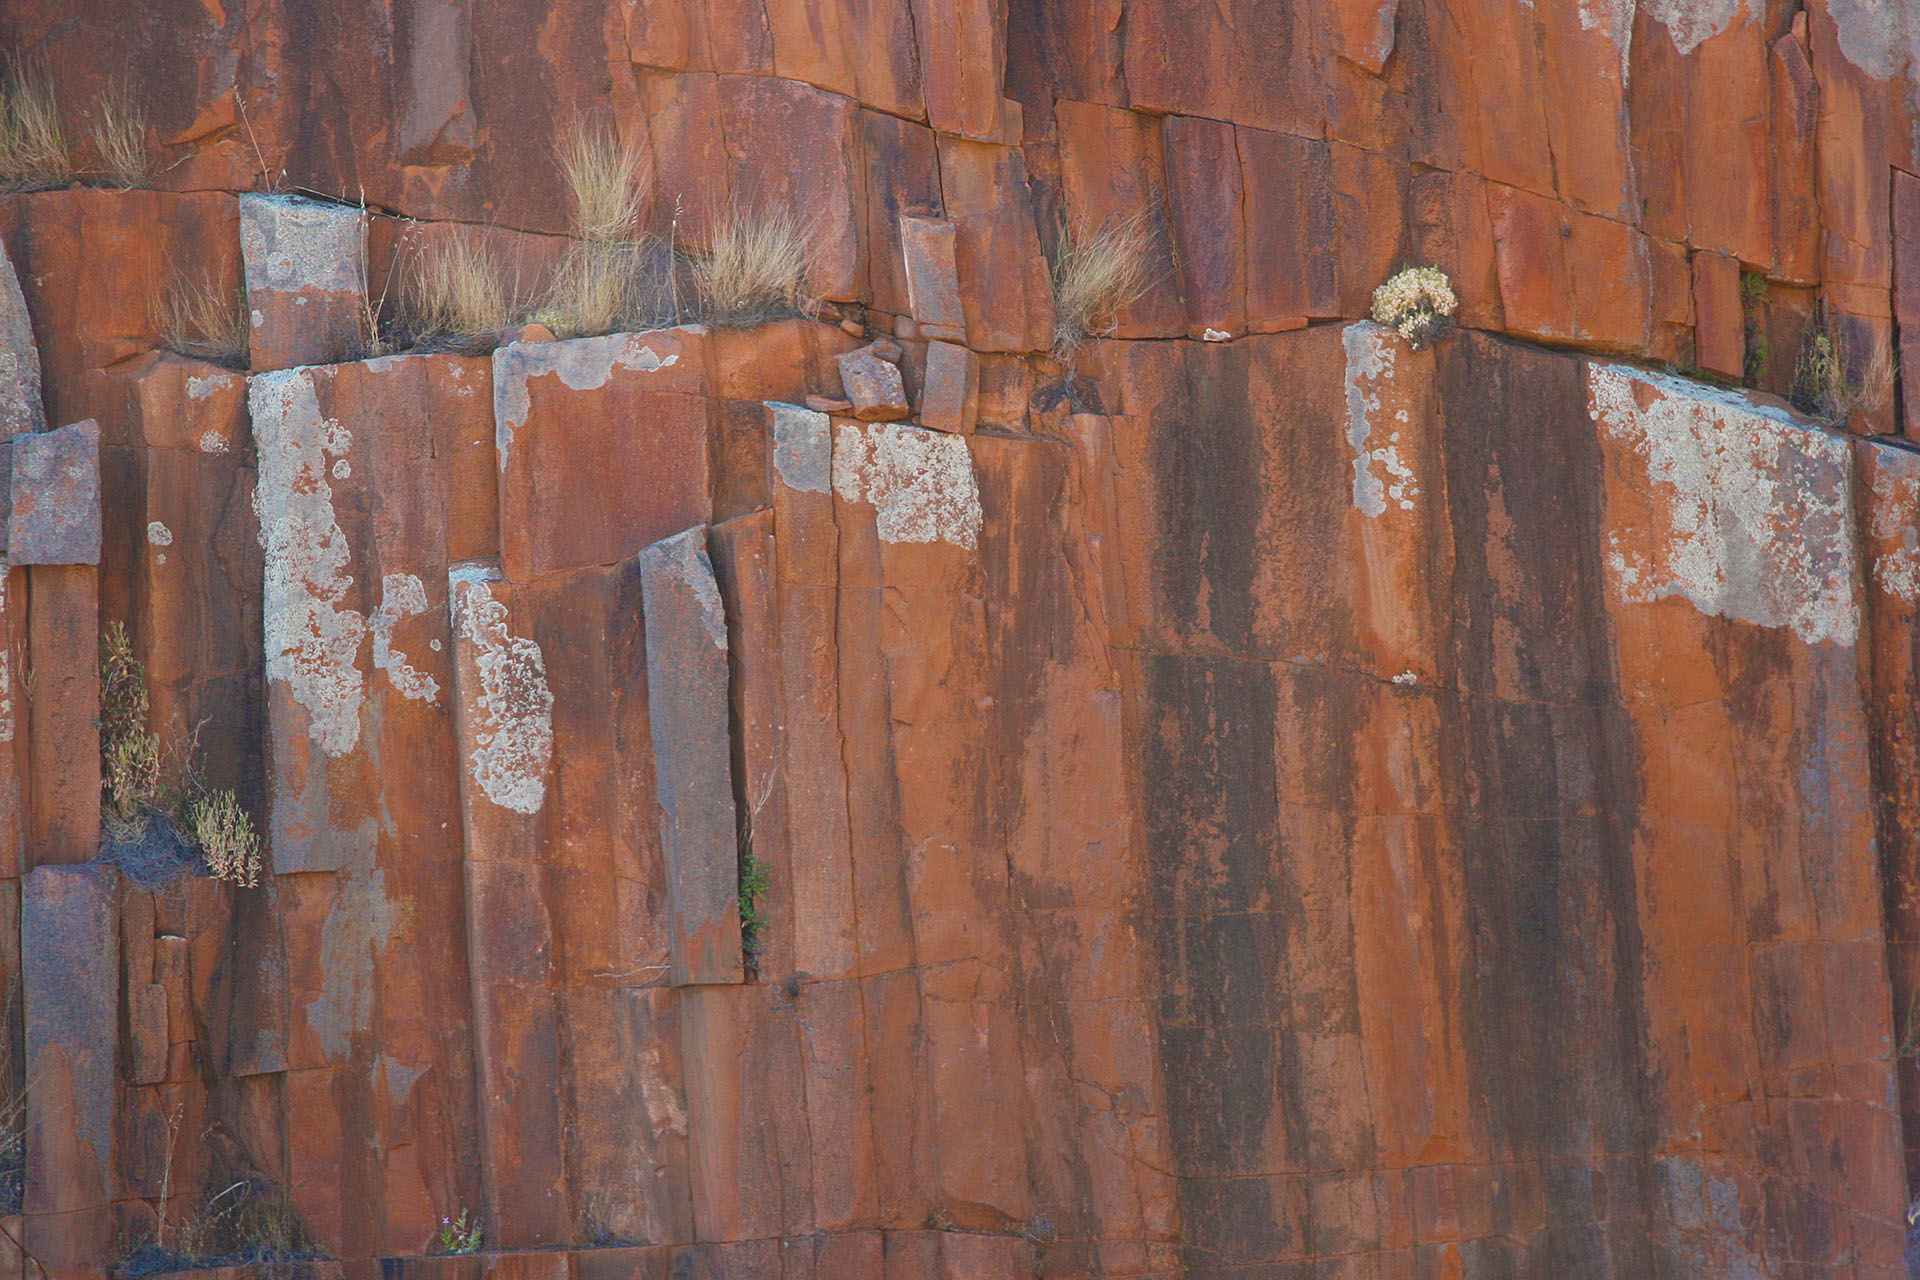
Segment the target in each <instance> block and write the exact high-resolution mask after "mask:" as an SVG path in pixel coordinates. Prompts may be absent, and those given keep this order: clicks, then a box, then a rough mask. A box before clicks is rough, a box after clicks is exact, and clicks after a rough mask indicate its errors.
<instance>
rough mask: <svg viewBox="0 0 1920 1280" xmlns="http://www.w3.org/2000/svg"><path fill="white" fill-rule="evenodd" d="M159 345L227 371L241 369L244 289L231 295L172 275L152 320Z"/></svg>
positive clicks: (243, 359) (243, 358)
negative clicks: (156, 329)
mask: <svg viewBox="0 0 1920 1280" xmlns="http://www.w3.org/2000/svg"><path fill="white" fill-rule="evenodd" d="M155 326H156V327H157V328H158V329H159V331H160V345H162V346H164V347H165V348H166V349H167V350H169V351H177V352H179V353H180V354H181V355H183V356H192V357H193V358H194V359H196V360H209V361H212V362H213V363H214V364H220V365H225V366H227V367H228V368H229V369H245V368H246V367H247V362H248V350H247V339H248V325H247V293H246V287H245V286H244V285H242V286H241V287H239V288H237V289H235V290H234V291H233V292H232V293H227V292H226V291H225V290H222V289H217V288H215V287H214V286H213V285H212V284H210V283H209V282H207V281H206V280H204V279H202V280H192V279H189V278H187V277H186V276H184V275H181V274H180V273H178V272H176V273H175V274H174V278H173V284H172V286H171V287H169V288H168V290H167V293H166V297H165V298H164V299H163V300H162V301H161V303H160V313H159V315H158V316H156V317H155Z"/></svg>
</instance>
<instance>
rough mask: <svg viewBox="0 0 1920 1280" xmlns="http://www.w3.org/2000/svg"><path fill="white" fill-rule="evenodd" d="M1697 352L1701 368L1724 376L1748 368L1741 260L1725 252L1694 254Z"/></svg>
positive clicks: (1738, 372)
mask: <svg viewBox="0 0 1920 1280" xmlns="http://www.w3.org/2000/svg"><path fill="white" fill-rule="evenodd" d="M1693 315H1694V330H1693V333H1694V351H1695V352H1696V356H1695V358H1696V360H1697V361H1698V363H1699V365H1700V367H1701V368H1702V369H1705V370H1706V371H1707V372H1708V373H1717V374H1719V375H1720V376H1721V377H1723V378H1738V377H1741V376H1742V375H1743V374H1744V373H1745V371H1746V357H1747V350H1746V348H1747V343H1746V318H1745V316H1744V315H1742V313H1741V307H1740V262H1739V260H1738V259H1737V258H1732V257H1729V256H1727V255H1726V254H1724V253H1713V252H1711V251H1709V250H1706V249H1696V250H1694V253H1693Z"/></svg>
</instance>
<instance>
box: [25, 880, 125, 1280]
mask: <svg viewBox="0 0 1920 1280" xmlns="http://www.w3.org/2000/svg"><path fill="white" fill-rule="evenodd" d="M113 881H114V873H113V872H111V871H109V870H107V869H106V868H104V867H99V866H83V867H40V868H38V869H36V870H34V871H32V872H30V873H29V874H28V875H27V876H26V878H25V879H24V880H23V881H22V891H21V896H20V970H21V972H20V979H21V987H22V990H23V993H24V997H25V999H24V1003H25V1008H26V1033H27V1069H26V1078H27V1080H28V1081H29V1082H30V1087H29V1089H28V1093H27V1115H26V1130H27V1165H26V1206H25V1207H26V1212H27V1227H26V1232H27V1242H26V1243H27V1247H28V1249H29V1250H30V1251H32V1252H33V1253H34V1254H35V1255H37V1256H38V1257H39V1258H40V1259H41V1260H42V1261H44V1262H45V1263H46V1264H47V1266H49V1267H51V1268H53V1269H55V1271H56V1272H60V1271H78V1270H80V1269H82V1268H86V1267H89V1266H96V1267H97V1266H100V1265H102V1264H104V1263H105V1262H106V1261H107V1260H108V1256H109V1250H110V1248H111V1247H112V1238H111V1232H110V1230H109V1226H108V1203H109V1200H110V1198H111V1195H112V1191H113V1170H114V1106H115V1081H114V1053H115V1049H116V1046H118V1044H119V1043H120V1031H119V1025H118V1022H119V998H118V994H117V993H118V987H119V981H118V978H119V972H118V971H119V958H120V948H119V941H118V938H117V937H116V933H117V925H118V923H119V910H118V907H117V904H116V903H115V901H114V884H113Z"/></svg>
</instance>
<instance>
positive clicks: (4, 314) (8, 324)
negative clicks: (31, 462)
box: [0, 249, 47, 439]
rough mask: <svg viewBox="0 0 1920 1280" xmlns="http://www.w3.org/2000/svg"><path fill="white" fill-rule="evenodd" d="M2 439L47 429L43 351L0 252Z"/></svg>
mask: <svg viewBox="0 0 1920 1280" xmlns="http://www.w3.org/2000/svg"><path fill="white" fill-rule="evenodd" d="M0 268H3V269H0V439H4V438H6V437H8V436H14V435H18V434H19V433H21V432H22V431H45V430H46V429H47V407H46V401H45V400H43V399H42V398H41V395H40V348H39V346H38V344H36V343H35V342H34V340H33V320H32V318H31V317H30V316H28V315H27V300H26V297H25V296H24V295H23V294H22V293H21V292H20V277H19V276H18V275H17V274H16V273H15V272H14V269H13V261H12V259H10V258H8V257H7V254H6V250H5V249H0Z"/></svg>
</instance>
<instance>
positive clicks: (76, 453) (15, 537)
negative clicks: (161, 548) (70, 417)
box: [7, 418, 100, 564]
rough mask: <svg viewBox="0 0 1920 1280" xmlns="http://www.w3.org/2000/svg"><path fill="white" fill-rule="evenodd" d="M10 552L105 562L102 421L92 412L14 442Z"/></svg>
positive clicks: (34, 560)
mask: <svg viewBox="0 0 1920 1280" xmlns="http://www.w3.org/2000/svg"><path fill="white" fill-rule="evenodd" d="M9 491H10V495H11V512H10V514H9V516H8V520H7V558H8V559H9V560H11V561H12V562H13V563H14V564H99V563H100V424H99V423H97V422H95V421H93V419H91V418H89V419H87V420H86V421H84V422H75V423H73V424H71V425H69V426H65V427H61V428H60V429H59V430H58V431H43V432H41V433H39V434H38V435H28V436H20V437H18V438H16V439H15V440H14V442H13V474H12V479H11V481H10V484H9Z"/></svg>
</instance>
